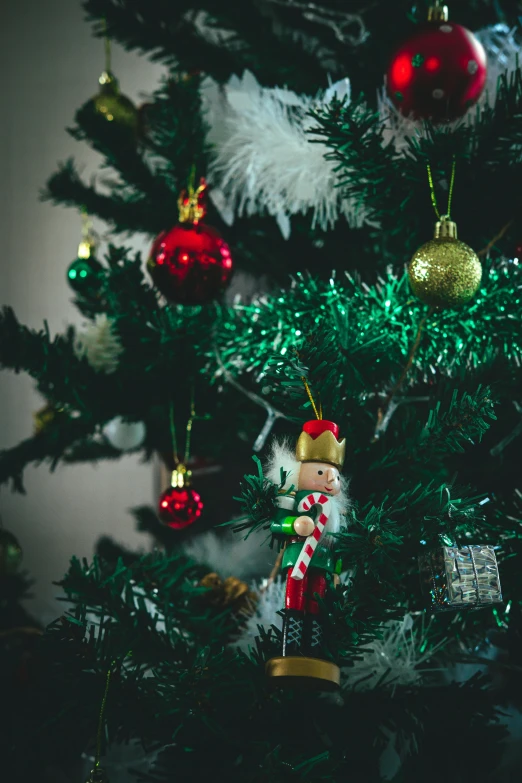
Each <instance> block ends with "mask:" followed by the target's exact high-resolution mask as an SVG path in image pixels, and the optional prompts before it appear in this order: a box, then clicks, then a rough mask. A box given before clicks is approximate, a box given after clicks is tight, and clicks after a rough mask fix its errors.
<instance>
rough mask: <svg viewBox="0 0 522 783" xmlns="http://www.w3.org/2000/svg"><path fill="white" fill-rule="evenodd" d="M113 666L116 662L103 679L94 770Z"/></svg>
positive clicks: (98, 763) (98, 762)
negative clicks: (103, 685) (103, 687)
mask: <svg viewBox="0 0 522 783" xmlns="http://www.w3.org/2000/svg"><path fill="white" fill-rule="evenodd" d="M115 665H116V661H112V663H111V665H110V666H109V668H108V670H107V676H106V678H105V690H104V692H103V697H102V702H101V707H100V716H99V718H98V731H97V733H96V756H95V757H94V769H98V767H99V766H100V758H101V745H102V732H103V726H104V723H105V707H106V706H107V696H108V695H109V685H110V684H111V675H112V669H113V666H115Z"/></svg>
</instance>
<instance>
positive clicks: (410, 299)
mask: <svg viewBox="0 0 522 783" xmlns="http://www.w3.org/2000/svg"><path fill="white" fill-rule="evenodd" d="M83 6H84V8H85V11H86V14H87V19H88V22H89V23H90V24H91V25H92V29H93V33H94V35H95V36H96V37H98V38H101V39H104V40H105V44H106V52H107V62H106V67H105V70H104V71H103V73H102V75H101V77H100V85H99V92H98V94H97V95H96V96H95V97H94V98H93V99H92V100H90V101H88V102H87V103H86V104H84V105H83V106H82V107H81V108H79V110H78V112H77V114H76V118H75V124H74V126H73V127H72V129H71V131H70V132H71V133H72V135H73V137H74V138H75V139H77V140H78V141H80V142H84V143H88V144H90V145H91V146H92V148H93V149H95V150H96V151H98V152H99V153H100V154H101V155H102V156H103V159H104V164H105V168H106V169H107V170H109V171H110V172H111V175H110V177H108V178H105V179H103V181H102V182H101V183H97V182H96V181H93V182H88V181H86V180H85V179H83V178H82V175H81V173H80V172H79V170H78V167H77V166H76V165H75V163H74V161H68V162H66V163H64V164H63V165H61V166H60V168H59V169H58V171H57V172H56V173H55V174H53V175H52V176H51V177H50V179H49V181H48V183H47V186H46V192H45V197H46V198H48V199H51V200H52V201H53V202H54V203H56V204H61V205H66V206H70V207H71V208H73V209H76V210H77V211H79V212H80V213H81V214H82V215H83V233H82V235H81V237H79V239H80V240H81V241H80V246H79V250H78V257H77V258H76V259H74V260H72V263H71V265H70V266H69V268H68V269H67V270H64V275H67V279H68V282H69V284H70V287H71V289H72V291H73V292H74V296H75V303H76V305H77V307H78V310H79V313H80V314H81V316H82V317H83V318H84V319H85V320H86V322H87V325H86V326H85V327H84V328H82V329H75V328H73V327H71V328H70V329H68V330H67V331H66V332H65V333H63V334H56V335H51V334H50V333H49V330H48V329H47V328H42V329H41V330H39V331H35V330H32V329H29V328H27V327H25V326H24V325H23V324H22V323H20V321H19V320H18V319H17V317H16V315H15V313H14V312H13V310H12V309H10V308H9V307H6V308H5V309H4V310H3V313H2V315H1V320H0V362H1V364H2V366H3V367H4V368H6V369H11V370H15V371H16V372H20V371H23V372H26V373H28V374H29V375H30V376H31V377H32V378H34V380H35V382H36V385H37V388H38V390H39V392H40V393H41V394H42V395H43V396H44V398H45V399H46V401H47V404H46V408H45V409H44V410H43V411H41V412H40V414H39V416H38V426H37V430H36V432H35V433H34V434H33V435H28V437H27V439H26V440H24V441H23V442H22V443H20V444H19V445H18V446H16V447H14V448H11V449H8V450H6V451H4V452H2V453H0V481H1V482H3V483H7V484H10V485H11V486H12V488H13V489H14V490H15V491H19V492H20V491H23V490H24V485H23V473H24V469H25V468H26V467H27V466H28V465H30V464H33V463H47V464H48V465H50V467H51V468H53V467H54V466H56V465H57V464H59V463H61V462H69V463H70V462H89V461H92V462H95V461H102V460H105V459H118V458H119V457H121V456H122V455H123V454H125V453H128V452H136V453H140V454H142V455H143V457H144V458H145V459H146V460H152V458H153V457H155V456H159V458H160V459H161V461H162V464H163V465H164V470H163V482H164V485H163V492H162V494H161V496H160V497H159V499H158V503H157V506H156V507H149V506H148V505H147V500H148V499H146V498H145V499H144V504H143V506H141V507H139V508H137V509H134V518H135V523H136V524H137V526H138V529H139V530H141V531H143V532H147V533H150V534H152V535H153V536H154V537H155V541H156V545H155V547H154V548H153V551H151V552H148V553H146V554H137V553H134V552H131V551H129V550H126V549H124V548H122V547H121V546H119V545H118V544H117V543H115V542H114V541H113V540H112V539H111V529H110V528H111V526H110V509H107V537H106V538H104V539H103V540H101V541H100V542H99V544H98V547H97V552H96V553H95V554H94V555H93V558H92V559H91V560H90V561H84V560H81V561H80V560H79V559H77V558H75V557H74V553H73V552H72V553H71V555H72V560H71V565H70V569H69V571H68V572H67V574H66V575H65V576H64V577H63V579H62V580H61V582H60V585H61V588H62V590H63V594H64V597H65V598H66V600H67V602H68V604H67V607H68V608H67V609H66V610H65V611H64V613H63V615H62V616H61V617H60V618H58V619H57V620H56V622H55V623H53V624H52V625H51V626H50V627H48V628H47V629H46V631H45V633H44V634H42V635H40V634H39V633H35V634H34V637H35V638H34V640H33V641H34V643H33V641H32V643H31V656H32V657H33V663H34V666H33V667H32V669H31V687H30V689H28V690H27V689H26V690H25V691H24V694H23V697H20V698H18V693H19V692H18V691H17V689H16V688H14V690H13V689H11V690H13V693H12V695H11V690H10V692H9V693H10V698H9V699H8V712H9V721H10V731H9V733H8V734H6V735H5V736H4V738H3V740H4V741H3V746H4V752H3V762H4V769H5V771H6V776H7V777H8V778H9V780H18V779H22V780H29V779H31V780H32V779H34V778H35V776H36V775H38V776H40V777H41V776H45V779H48V780H53V781H54V780H56V781H58V780H63V779H67V780H78V781H82V780H85V779H87V778H88V779H89V780H90V781H101V780H107V779H109V780H112V781H113V783H115V781H116V780H117V779H122V780H132V779H136V775H138V776H139V775H141V778H140V779H147V780H154V781H163V780H165V781H167V780H169V781H170V780H176V781H193V780H200V779H203V776H208V775H210V774H211V775H212V776H213V777H214V779H216V780H220V781H221V780H222V781H225V780H226V781H237V783H245V782H246V781H252V783H254V781H255V782H256V783H261V781H267V782H268V781H271V782H274V781H281V783H283V781H285V782H286V781H303V783H304V781H306V782H307V783H308V782H310V783H311V782H315V781H317V782H319V781H335V782H336V783H341V782H342V781H347V780H354V781H365V782H366V781H384V780H393V781H396V782H397V783H418V781H420V780H422V781H435V780H437V781H439V780H440V779H441V778H442V779H444V780H447V781H449V782H454V783H463V782H464V781H476V780H514V779H516V777H515V776H516V773H517V771H518V772H519V773H520V769H521V766H520V764H518V763H517V761H516V759H515V760H513V758H512V754H511V756H510V754H509V753H507V751H506V747H507V745H506V741H507V738H508V736H509V726H508V721H507V719H506V715H507V714H509V711H510V710H513V709H515V710H516V708H517V706H518V705H519V702H520V697H521V690H520V684H521V681H520V678H519V673H520V667H521V665H522V645H521V642H520V640H521V633H522V612H521V609H522V577H521V575H520V574H521V572H522V571H521V568H520V555H521V551H522V528H521V527H520V524H521V518H522V517H521V514H522V509H521V503H520V492H519V488H518V487H519V481H518V465H519V462H518V460H519V459H520V458H521V456H522V455H521V452H520V450H521V448H522V439H521V438H520V433H521V432H522V425H521V419H520V416H521V412H522V411H521V404H522V403H520V399H519V397H520V389H521V388H522V386H521V371H520V367H521V359H522V355H521V353H522V346H521V342H520V341H521V340H522V333H521V327H520V318H519V315H518V311H519V307H520V294H519V291H520V288H521V286H522V276H521V273H520V271H519V258H520V257H522V245H521V244H520V242H521V239H520V231H521V217H520V210H521V208H522V205H521V203H520V195H519V193H520V187H519V183H520V181H521V175H522V155H521V138H522V78H521V74H520V70H519V63H518V52H519V49H520V33H519V29H518V28H519V21H518V16H517V14H518V12H519V4H518V3H517V2H514V0H501V1H500V2H498V3H494V4H493V3H490V2H488V1H487V0H474V2H472V3H465V2H464V1H463V0H454V2H453V4H452V6H451V8H450V9H449V14H448V9H446V8H445V7H444V6H442V5H441V4H440V3H438V2H434V3H433V4H431V5H429V4H427V3H426V4H424V3H421V4H417V5H415V6H412V4H411V3H410V2H407V1H406V0H397V2H395V3H387V2H366V3H364V2H363V3H361V4H354V3H352V4H346V3H340V2H337V0H324V1H321V2H320V3H308V2H300V0H259V2H249V1H248V0H247V2H243V3H236V2H232V1H231V0H228V1H227V2H220V0H214V2H205V1H204V0H202V2H201V3H200V4H198V6H197V8H192V7H191V5H190V4H184V3H176V2H172V0H171V2H162V0H154V1H152V0H148V2H144V0H132V2H131V0H83ZM111 42H115V43H117V44H119V45H121V46H123V47H125V48H126V49H128V50H137V51H139V52H141V53H143V55H144V56H146V57H149V58H151V59H153V60H155V61H158V62H161V63H163V64H164V66H165V78H164V80H163V81H162V83H161V84H160V85H158V89H157V91H156V92H155V93H154V94H153V95H152V96H150V99H149V100H148V101H147V103H145V104H143V105H142V106H140V107H136V106H135V105H134V104H133V103H132V102H131V101H130V100H129V98H127V97H126V96H125V95H124V94H123V93H122V92H121V91H120V88H119V84H118V81H117V78H116V76H115V74H114V73H113V72H112V70H111V63H110V43H111ZM91 218H96V219H101V220H103V221H104V222H105V223H106V225H107V227H108V230H109V231H110V232H111V236H112V241H111V244H109V245H108V246H107V247H106V248H103V249H102V248H101V246H100V243H99V241H98V240H97V237H96V236H95V234H94V232H93V229H92V226H91ZM130 234H131V235H133V234H141V235H146V236H147V237H148V238H149V239H150V245H151V250H150V254H149V256H148V258H142V257H141V256H140V255H139V254H135V253H132V252H131V251H129V249H128V248H127V247H126V245H125V240H126V237H128V236H129V235H130ZM252 457H253V458H254V459H252ZM129 524H132V521H131V520H130V521H129ZM57 578H59V575H57ZM17 580H18V577H17ZM13 584H15V583H14V582H13ZM16 584H17V585H18V587H17V592H16V596H15V598H16V601H17V600H18V598H19V597H20V596H21V593H22V592H23V590H22V589H21V587H20V585H21V584H22V583H21V582H20V581H19V580H18V581H17V582H16ZM23 587H24V589H25V582H24V585H23ZM11 598H12V597H11ZM6 600H7V599H6ZM9 600H11V599H9ZM6 605H7V604H6ZM4 668H5V667H4ZM33 669H34V671H33ZM510 775H511V776H512V777H510Z"/></svg>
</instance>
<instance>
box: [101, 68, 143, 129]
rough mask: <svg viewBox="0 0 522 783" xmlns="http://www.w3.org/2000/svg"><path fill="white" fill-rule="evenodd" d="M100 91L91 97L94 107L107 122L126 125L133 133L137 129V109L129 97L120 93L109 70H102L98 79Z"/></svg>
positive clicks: (115, 80)
mask: <svg viewBox="0 0 522 783" xmlns="http://www.w3.org/2000/svg"><path fill="white" fill-rule="evenodd" d="M98 81H99V83H100V91H99V93H98V95H95V96H94V98H93V99H92V103H93V105H94V108H95V109H96V111H97V112H98V113H99V114H102V115H103V116H104V117H105V119H106V120H107V121H108V122H113V123H114V124H115V125H119V126H120V127H127V128H128V129H129V130H130V131H132V132H133V133H136V132H137V130H138V110H137V109H136V106H135V105H134V104H133V102H132V101H131V100H130V98H127V96H126V95H122V93H121V92H120V87H119V84H118V80H117V78H116V77H115V76H114V74H113V73H111V71H104V72H103V73H102V75H101V76H100V78H99V79H98Z"/></svg>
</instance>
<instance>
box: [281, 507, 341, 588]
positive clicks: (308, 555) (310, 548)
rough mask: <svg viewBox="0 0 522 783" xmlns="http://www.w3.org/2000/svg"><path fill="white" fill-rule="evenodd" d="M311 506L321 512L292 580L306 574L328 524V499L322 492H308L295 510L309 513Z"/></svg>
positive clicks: (304, 546) (293, 571)
mask: <svg viewBox="0 0 522 783" xmlns="http://www.w3.org/2000/svg"><path fill="white" fill-rule="evenodd" d="M312 506H321V511H320V514H319V517H318V519H317V520H316V523H315V528H314V532H313V533H312V535H311V536H308V538H307V539H306V541H305V542H304V544H303V548H302V549H301V552H300V554H299V557H298V558H297V562H296V564H295V566H294V567H293V569H292V573H291V574H290V576H291V577H292V579H302V578H303V576H304V575H305V574H306V572H307V570H308V566H309V564H310V560H311V559H312V555H313V553H314V552H315V549H316V547H317V544H318V543H319V539H320V538H321V536H322V534H323V530H324V528H325V525H326V523H327V522H328V517H329V516H330V508H331V507H330V498H329V497H328V496H327V495H323V494H322V492H310V494H309V495H306V497H304V498H303V499H302V500H301V502H300V503H299V506H298V507H297V510H298V511H301V512H302V511H310V509H311V508H312Z"/></svg>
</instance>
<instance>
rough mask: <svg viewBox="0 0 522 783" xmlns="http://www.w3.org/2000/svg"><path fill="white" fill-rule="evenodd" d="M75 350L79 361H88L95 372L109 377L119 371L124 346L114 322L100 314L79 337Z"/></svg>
mask: <svg viewBox="0 0 522 783" xmlns="http://www.w3.org/2000/svg"><path fill="white" fill-rule="evenodd" d="M74 350H75V353H76V356H78V358H79V359H81V358H83V357H85V358H86V359H87V361H88V362H89V364H90V365H91V367H92V368H93V370H96V372H104V373H106V374H107V375H109V374H110V373H113V372H116V370H117V369H118V364H119V358H120V356H121V354H122V353H123V346H122V344H121V342H120V339H119V337H118V335H117V334H116V331H115V329H114V322H113V321H112V320H111V319H110V318H108V317H107V315H106V314H105V313H99V314H98V315H96V317H95V319H94V322H93V323H91V324H89V325H88V326H87V327H86V328H85V329H84V331H83V332H80V333H79V334H78V335H77V337H76V342H75V345H74Z"/></svg>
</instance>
